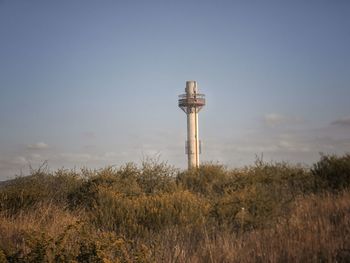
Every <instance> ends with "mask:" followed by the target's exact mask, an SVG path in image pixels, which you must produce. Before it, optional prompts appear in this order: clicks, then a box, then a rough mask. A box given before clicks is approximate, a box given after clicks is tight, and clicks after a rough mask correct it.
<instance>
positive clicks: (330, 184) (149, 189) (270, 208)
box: [0, 155, 350, 262]
mask: <svg viewBox="0 0 350 263" xmlns="http://www.w3.org/2000/svg"><path fill="white" fill-rule="evenodd" d="M349 185H350V155H345V156H343V157H337V156H321V159H320V161H319V162H317V163H316V164H314V165H313V166H312V168H311V169H309V168H307V167H302V166H298V165H290V164H288V163H266V162H263V161H261V160H257V161H256V163H255V164H254V165H252V166H247V167H244V168H241V169H227V168H226V167H224V166H222V165H217V164H204V165H202V166H201V167H200V168H199V169H193V170H186V171H180V170H177V169H175V168H173V167H171V166H169V165H167V164H166V163H163V162H157V161H153V160H148V161H145V162H143V163H142V165H141V166H137V165H135V164H133V163H128V164H126V165H124V166H122V167H118V168H116V167H107V168H104V169H101V170H89V169H82V170H81V171H79V172H77V171H71V170H63V169H61V170H58V171H56V172H50V171H49V170H48V169H39V170H37V171H34V172H33V173H32V174H31V175H30V176H27V177H18V178H16V179H14V180H12V181H10V182H7V183H6V184H4V185H2V186H0V220H1V222H0V262H1V261H4V262H6V261H8V262H70V261H72V262H108V261H112V262H118V261H120V262H151V261H155V259H157V260H159V259H160V258H166V257H167V256H166V255H165V254H164V253H163V254H162V252H161V251H160V250H159V248H161V247H163V246H164V244H169V246H175V247H176V246H177V245H178V241H177V240H178V239H179V238H180V237H184V236H186V235H190V236H191V238H189V239H188V240H189V241H188V244H187V245H188V246H194V245H195V244H201V242H202V240H204V239H205V240H210V239H211V238H214V237H215V236H217V233H229V234H230V235H233V236H237V235H244V234H249V233H252V232H254V231H263V230H264V229H270V228H273V227H275V226H276V224H277V223H278V222H279V221H280V220H281V218H288V217H289V216H290V213H291V211H292V210H291V209H292V207H293V204H294V202H295V200H299V199H300V198H303V197H304V196H307V195H310V194H321V193H323V192H325V191H328V190H332V191H338V190H344V189H347V187H349ZM11 222H12V223H11ZM165 237H166V238H165ZM216 238H217V237H215V239H216ZM165 240H166V241H165ZM208 242H209V241H208ZM174 249H175V248H174ZM176 251H177V252H176V253H180V254H181V251H182V250H181V249H180V248H179V247H177V248H176ZM180 254H179V255H177V256H180ZM177 256H176V257H177ZM209 256H210V255H209ZM174 257H175V256H174Z"/></svg>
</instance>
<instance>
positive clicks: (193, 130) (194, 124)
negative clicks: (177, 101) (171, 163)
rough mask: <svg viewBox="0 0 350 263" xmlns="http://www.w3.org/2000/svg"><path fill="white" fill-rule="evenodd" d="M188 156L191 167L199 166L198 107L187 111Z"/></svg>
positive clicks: (189, 166)
mask: <svg viewBox="0 0 350 263" xmlns="http://www.w3.org/2000/svg"><path fill="white" fill-rule="evenodd" d="M187 158H188V168H189V169H190V168H193V167H196V168H198V167H199V136H198V111H197V109H196V107H193V108H192V109H191V111H190V112H188V113H187Z"/></svg>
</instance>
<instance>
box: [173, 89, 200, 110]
mask: <svg viewBox="0 0 350 263" xmlns="http://www.w3.org/2000/svg"><path fill="white" fill-rule="evenodd" d="M204 105H205V95H204V94H199V93H194V94H190V95H189V94H181V95H179V107H180V108H181V109H183V110H184V108H192V107H193V108H202V107H203V106H204Z"/></svg>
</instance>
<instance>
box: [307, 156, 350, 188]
mask: <svg viewBox="0 0 350 263" xmlns="http://www.w3.org/2000/svg"><path fill="white" fill-rule="evenodd" d="M311 172H312V174H313V175H314V176H315V178H316V180H317V182H318V186H319V187H320V188H326V189H332V190H340V189H343V188H346V187H349V186H350V154H346V155H344V156H341V157H338V156H336V155H322V156H321V160H320V161H318V162H317V163H315V164H314V165H313V168H312V169H311Z"/></svg>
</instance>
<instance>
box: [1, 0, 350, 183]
mask: <svg viewBox="0 0 350 263" xmlns="http://www.w3.org/2000/svg"><path fill="white" fill-rule="evenodd" d="M187 80H196V81H197V83H198V88H199V91H200V92H201V93H204V94H205V95H206V99H207V105H206V106H205V107H204V108H203V109H202V110H201V112H200V114H199V134H200V139H201V141H202V155H201V156H200V159H201V161H202V162H214V163H217V162H218V163H220V164H224V165H226V166H228V167H242V166H244V165H249V164H253V163H254V160H255V159H256V158H257V156H259V158H260V157H262V156H263V159H264V160H265V161H273V162H280V161H286V162H290V163H299V164H302V165H306V166H310V165H311V164H312V163H314V162H315V161H317V160H318V159H319V157H320V153H324V154H338V155H342V154H344V153H348V152H350V103H349V98H350V1H346V0H332V1H331V0H329V1H323V0H318V1H316V0H306V1H298V0H297V1H295V0H293V1H292V0H291V1H284V0H279V1H277V0H275V1H268V0H266V1H257V0H256V1H254V0H245V1H243V0H242V1H238V0H237V1H235V0H231V1H224V0H216V1H205V0H203V1H194V0H186V1H183V0H177V1H167V0H162V1H161V0H159V1H154V0H148V1H141V0H140V1H137V0H132V1H126V0H125V1H108V0H105V1H97V0H96V1H90V0H75V1H71V0H62V1H44V0H41V1H40V0H33V1H26V0H22V1H19V0H18V1H17V0H0V180H5V179H9V178H12V177H14V176H16V175H25V174H26V173H28V170H29V167H32V168H37V167H40V165H41V164H42V163H43V162H45V161H47V163H48V166H49V168H50V169H57V168H67V169H80V168H81V167H87V168H93V169H95V168H96V169H99V168H103V167H105V166H107V165H115V166H120V165H123V164H125V163H126V162H135V163H138V164H139V163H141V162H142V161H143V160H144V159H145V158H148V157H150V158H159V159H160V160H161V161H165V162H167V163H169V164H170V165H173V166H175V167H177V168H180V169H184V168H185V167H186V165H187V161H186V156H185V149H184V148H185V147H184V145H185V140H186V115H185V114H184V113H183V112H182V111H181V109H179V108H178V106H177V99H178V95H179V94H182V93H184V89H185V84H186V81H187Z"/></svg>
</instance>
